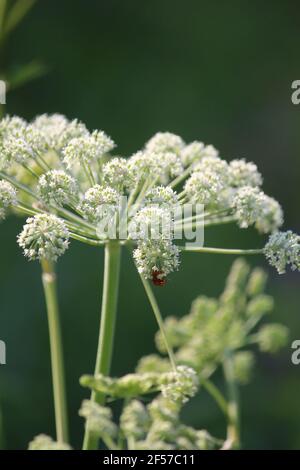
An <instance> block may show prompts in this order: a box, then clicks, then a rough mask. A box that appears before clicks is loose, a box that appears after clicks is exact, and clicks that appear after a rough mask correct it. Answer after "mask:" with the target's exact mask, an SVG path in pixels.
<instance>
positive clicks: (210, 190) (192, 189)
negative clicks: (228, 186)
mask: <svg viewBox="0 0 300 470" xmlns="http://www.w3.org/2000/svg"><path fill="white" fill-rule="evenodd" d="M223 189H224V184H223V181H222V179H221V178H220V177H219V175H218V174H217V173H215V172H214V171H211V170H206V171H194V172H193V173H192V175H191V176H190V177H189V178H188V179H187V181H186V183H185V186H184V190H185V193H186V195H187V197H188V199H189V200H190V201H191V202H192V203H199V204H205V205H209V206H210V205H217V204H218V203H219V201H220V194H221V191H222V190H223Z"/></svg>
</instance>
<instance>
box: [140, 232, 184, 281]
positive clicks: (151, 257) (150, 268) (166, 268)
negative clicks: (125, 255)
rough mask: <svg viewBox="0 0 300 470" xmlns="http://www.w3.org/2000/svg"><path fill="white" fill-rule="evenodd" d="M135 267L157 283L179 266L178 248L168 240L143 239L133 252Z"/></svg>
mask: <svg viewBox="0 0 300 470" xmlns="http://www.w3.org/2000/svg"><path fill="white" fill-rule="evenodd" d="M133 258H134V260H135V262H136V266H137V269H138V271H139V273H140V274H142V275H143V276H144V277H145V278H146V279H152V281H153V282H154V283H156V284H157V285H162V284H163V282H162V281H163V280H164V279H165V278H166V277H167V276H168V274H170V273H171V272H173V271H176V270H177V269H178V267H179V264H180V261H179V248H178V247H177V246H176V245H174V244H173V243H172V242H171V241H170V240H165V239H160V240H143V241H140V242H139V243H138V246H137V248H136V249H135V250H134V252H133Z"/></svg>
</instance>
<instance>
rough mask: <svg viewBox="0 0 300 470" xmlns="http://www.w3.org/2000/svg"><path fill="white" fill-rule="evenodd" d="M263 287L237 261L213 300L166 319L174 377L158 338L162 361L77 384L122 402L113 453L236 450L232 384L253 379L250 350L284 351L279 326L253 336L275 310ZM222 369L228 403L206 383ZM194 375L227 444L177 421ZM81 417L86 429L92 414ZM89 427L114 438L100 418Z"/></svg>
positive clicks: (262, 278)
mask: <svg viewBox="0 0 300 470" xmlns="http://www.w3.org/2000/svg"><path fill="white" fill-rule="evenodd" d="M266 280H267V276H266V274H265V272H264V271H262V270H261V269H258V268H255V269H253V270H252V271H251V269H250V267H249V265H248V264H247V263H246V262H245V261H244V260H243V259H237V260H236V261H235V262H234V263H233V265H232V268H231V271H230V273H229V275H228V278H227V281H226V285H225V289H224V291H223V293H222V294H221V295H220V297H219V298H218V299H211V298H207V297H205V296H200V297H198V298H197V299H196V300H194V301H193V303H192V305H191V309H190V312H189V313H188V314H187V315H184V316H182V317H181V318H176V317H173V316H171V317H168V318H166V319H165V321H164V328H165V331H166V335H167V339H168V342H169V344H170V345H171V346H172V348H174V350H175V358H176V363H177V368H176V371H172V368H171V364H170V362H169V359H167V358H166V357H163V356H164V355H166V353H167V351H166V346H165V342H164V340H163V337H162V334H161V332H158V333H157V334H156V337H155V343H156V346H157V349H158V351H159V352H160V353H161V355H159V354H151V355H149V356H146V357H143V358H141V359H140V361H139V363H138V365H137V368H136V373H135V374H128V375H125V376H124V377H121V378H115V379H112V378H110V377H105V376H103V375H98V376H96V377H94V376H88V375H85V376H83V377H82V378H81V380H80V382H81V385H83V386H85V387H89V388H91V389H92V390H93V391H94V392H101V393H102V394H104V395H106V396H107V397H109V398H112V399H117V398H119V399H125V401H124V407H123V411H122V413H121V416H120V422H119V425H118V431H117V433H118V435H119V439H118V442H123V444H121V445H120V444H119V447H118V445H117V444H116V442H110V445H109V447H110V448H124V447H125V448H129V449H148V450H151V449H162V450H169V449H181V450H185V449H213V448H219V449H220V448H235V447H237V445H238V441H239V437H238V428H237V426H238V424H237V419H236V417H237V415H232V413H231V410H232V409H233V410H235V411H234V413H238V408H237V407H238V403H237V401H236V397H237V391H236V389H237V384H247V383H248V382H249V381H250V379H251V377H252V375H253V369H254V363H255V355H254V352H253V351H252V350H250V349H249V347H250V345H254V344H257V345H258V346H259V348H260V349H261V350H262V351H264V352H269V353H274V352H277V351H278V350H279V349H280V348H282V347H284V346H285V344H286V341H287V337H288V332H287V328H286V327H285V326H283V325H278V324H264V325H263V326H262V327H260V328H259V329H258V331H256V329H257V325H258V323H259V322H260V320H261V319H262V318H263V317H264V316H266V315H267V314H269V313H270V311H271V310H272V307H273V299H272V298H271V297H269V296H268V295H266V294H264V289H265V286H266ZM228 361H230V362H228ZM179 364H181V365H179ZM220 366H223V367H225V369H224V370H225V374H224V379H225V382H227V386H228V390H229V395H228V398H227V399H226V398H225V397H224V396H223V394H222V392H221V391H220V390H219V389H218V388H217V387H216V386H215V384H214V383H213V382H211V380H210V377H211V376H212V375H213V373H214V372H215V371H216V369H217V368H218V367H220ZM191 368H193V369H191ZM195 371H196V372H195ZM194 374H195V375H194ZM197 376H198V378H199V381H200V383H202V384H203V388H206V390H207V391H208V392H209V393H211V395H212V396H213V397H214V399H215V400H216V401H217V403H218V404H219V405H220V409H221V410H222V411H223V412H224V414H225V417H226V419H227V420H228V434H227V438H226V440H222V439H216V438H213V437H212V436H211V435H210V434H209V433H208V432H207V431H205V430H197V429H194V428H192V427H190V426H187V425H186V424H184V423H183V422H182V421H181V418H180V413H181V410H182V408H183V406H184V403H185V402H186V401H188V400H189V399H191V398H192V397H193V396H194V395H195V393H196V392H197V389H198V383H197V382H198V379H197ZM230 391H231V392H232V393H231V394H230ZM141 398H142V399H143V401H142V400H141ZM145 400H146V401H145ZM232 400H234V401H232ZM84 403H85V404H84V407H83V408H82V409H85V408H88V409H90V408H92V404H89V402H84ZM96 408H97V410H98V408H99V413H100V410H101V413H102V411H103V410H104V408H103V407H99V405H96ZM96 408H95V411H96V413H97V410H96ZM103 412H104V411H103ZM101 413H100V415H101V416H102V414H101ZM80 414H81V416H84V417H85V418H86V419H87V423H88V424H87V425H90V426H91V424H89V423H90V421H89V419H90V417H89V413H84V412H82V410H81V412H80ZM105 416H107V417H109V419H110V420H111V416H112V415H111V412H110V410H109V408H106V411H105ZM110 425H111V426H112V423H111V421H110ZM93 426H94V428H95V433H96V434H97V435H98V437H100V436H103V435H104V437H103V440H104V442H105V443H106V444H107V435H109V437H110V438H112V437H115V436H113V433H110V434H109V432H108V431H106V427H107V426H106V424H105V423H102V422H101V419H98V418H97V419H94V420H93ZM109 429H110V428H109ZM114 432H115V428H114Z"/></svg>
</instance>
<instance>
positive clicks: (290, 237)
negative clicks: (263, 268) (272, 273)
mask: <svg viewBox="0 0 300 470" xmlns="http://www.w3.org/2000/svg"><path fill="white" fill-rule="evenodd" d="M264 253H265V256H266V258H267V260H268V261H269V263H270V264H271V265H272V266H274V267H275V268H276V269H277V271H278V273H279V274H283V273H285V272H286V267H287V265H290V266H291V269H292V270H293V271H295V270H296V269H297V270H298V271H300V236H299V235H297V234H296V233H293V232H292V231H291V230H288V231H287V232H275V233H273V234H272V235H271V236H270V238H269V241H268V243H267V244H266V246H265V248H264Z"/></svg>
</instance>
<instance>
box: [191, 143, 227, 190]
mask: <svg viewBox="0 0 300 470" xmlns="http://www.w3.org/2000/svg"><path fill="white" fill-rule="evenodd" d="M205 149H207V147H205ZM195 171H200V172H201V173H205V172H211V173H215V174H216V175H218V176H219V178H220V179H222V180H223V182H224V184H225V183H226V184H228V182H229V167H228V163H227V162H226V160H223V159H222V158H220V157H218V156H217V155H203V158H202V159H201V160H200V162H199V163H197V165H196V166H195Z"/></svg>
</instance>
